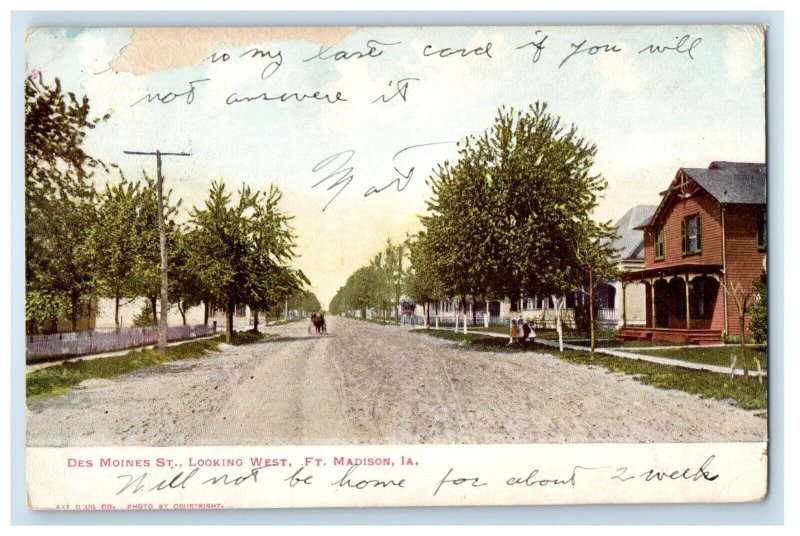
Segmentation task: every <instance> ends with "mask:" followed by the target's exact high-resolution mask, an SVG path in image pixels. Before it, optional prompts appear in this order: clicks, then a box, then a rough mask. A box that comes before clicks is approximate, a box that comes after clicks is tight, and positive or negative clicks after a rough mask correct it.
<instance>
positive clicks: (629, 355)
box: [429, 327, 767, 377]
mask: <svg viewBox="0 0 800 536" xmlns="http://www.w3.org/2000/svg"><path fill="white" fill-rule="evenodd" d="M429 329H432V330H438V331H453V328H434V327H431V328H429ZM459 333H463V331H459ZM467 333H472V334H475V335H484V336H487V337H498V338H501V339H508V335H506V334H504V333H497V332H495V331H480V330H475V331H467ZM533 342H535V343H538V344H541V345H543V346H549V347H551V348H556V349H557V348H558V341H553V340H550V339H540V338H538V337H536V338H534V339H533ZM564 348H566V349H568V350H580V351H583V352H588V351H589V349H588V348H587V347H586V346H578V345H575V344H567V343H564ZM667 348H673V347H667ZM595 353H598V354H606V355H610V356H613V357H621V358H623V359H633V360H636V361H649V362H650V363H656V364H658V365H666V366H669V367H683V368H688V369H695V370H707V371H709V372H717V373H719V374H730V373H731V369H730V367H721V366H719V365H709V364H707V363H697V362H694V361H684V360H682V359H670V358H668V357H656V356H651V355H642V354H637V353H634V352H629V351H623V350H616V349H614V348H595ZM733 373H734V374H735V375H737V376H744V370H743V369H740V368H737V369H735V370H734V371H733ZM750 375H752V376H758V375H759V373H758V371H752V370H751V371H750ZM760 375H761V376H764V377H766V376H767V372H766V371H763V370H762V371H761V374H760Z"/></svg>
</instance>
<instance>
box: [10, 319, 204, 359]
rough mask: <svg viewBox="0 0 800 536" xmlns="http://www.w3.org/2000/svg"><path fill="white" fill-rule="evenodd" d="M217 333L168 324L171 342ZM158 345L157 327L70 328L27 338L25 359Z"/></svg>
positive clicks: (195, 326)
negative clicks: (70, 329)
mask: <svg viewBox="0 0 800 536" xmlns="http://www.w3.org/2000/svg"><path fill="white" fill-rule="evenodd" d="M213 332H214V328H213V327H212V326H208V325H205V324H198V325H194V326H169V327H168V328H167V340H168V341H182V340H186V339H195V338H197V337H205V336H207V335H211V334H213ZM154 344H158V327H157V326H149V327H145V328H121V329H114V330H96V329H93V330H87V331H71V332H68V333H52V334H48V335H27V336H26V337H25V362H26V363H27V364H29V365H30V364H32V363H36V362H39V361H52V360H54V359H64V358H68V357H76V356H81V355H87V354H96V353H100V352H113V351H115V350H125V349H128V348H136V347H139V346H149V345H154Z"/></svg>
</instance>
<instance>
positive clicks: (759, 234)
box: [620, 162, 767, 344]
mask: <svg viewBox="0 0 800 536" xmlns="http://www.w3.org/2000/svg"><path fill="white" fill-rule="evenodd" d="M766 187H767V182H766V165H765V164H753V163H740V162H712V163H711V165H710V166H709V167H708V168H707V169H702V168H681V169H679V170H678V172H677V174H676V175H675V179H674V180H673V181H672V183H671V184H670V187H669V189H668V190H667V191H665V192H663V196H662V199H661V203H660V204H659V206H658V208H657V209H656V211H655V213H654V214H653V217H652V218H651V219H650V220H649V221H648V222H647V223H646V224H644V225H642V226H641V227H640V228H641V229H642V230H643V231H644V241H645V257H644V260H645V262H644V264H645V265H644V268H643V269H642V270H638V271H633V272H627V273H623V274H622V277H621V279H622V281H623V284H629V283H643V284H644V285H645V311H646V315H647V318H646V325H645V326H636V327H634V326H628V325H624V326H623V327H622V329H621V330H620V335H621V336H622V337H624V338H635V339H648V340H655V341H670V342H689V343H698V344H713V343H719V342H720V341H721V340H722V338H723V335H724V334H729V335H733V336H737V337H738V336H740V335H741V329H740V327H739V308H738V306H737V304H736V299H735V298H734V293H738V294H737V295H738V296H741V295H742V294H743V293H750V292H752V288H753V281H754V280H756V279H758V278H759V277H761V276H762V274H763V273H764V262H765V255H766V246H767V242H766ZM726 288H727V289H728V292H726V291H725V290H726ZM747 325H749V319H746V325H745V332H746V333H745V335H748V334H749V333H748V329H747Z"/></svg>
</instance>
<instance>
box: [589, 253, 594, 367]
mask: <svg viewBox="0 0 800 536" xmlns="http://www.w3.org/2000/svg"><path fill="white" fill-rule="evenodd" d="M589 331H590V333H591V341H592V346H591V350H592V353H594V271H593V270H592V269H591V268H589Z"/></svg>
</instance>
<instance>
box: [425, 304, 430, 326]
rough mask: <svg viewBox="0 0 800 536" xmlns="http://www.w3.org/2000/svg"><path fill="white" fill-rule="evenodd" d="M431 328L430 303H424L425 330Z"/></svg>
mask: <svg viewBox="0 0 800 536" xmlns="http://www.w3.org/2000/svg"><path fill="white" fill-rule="evenodd" d="M429 327H431V303H430V302H429V301H426V302H425V329H428V328H429Z"/></svg>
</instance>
